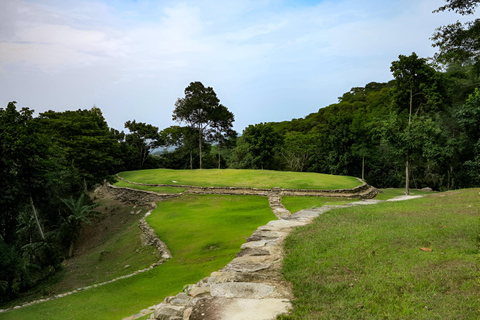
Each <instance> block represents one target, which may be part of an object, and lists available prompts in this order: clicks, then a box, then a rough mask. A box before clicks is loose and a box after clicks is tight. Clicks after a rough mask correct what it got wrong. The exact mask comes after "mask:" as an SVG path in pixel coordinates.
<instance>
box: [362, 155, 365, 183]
mask: <svg viewBox="0 0 480 320" xmlns="http://www.w3.org/2000/svg"><path fill="white" fill-rule="evenodd" d="M362 180H365V157H362Z"/></svg>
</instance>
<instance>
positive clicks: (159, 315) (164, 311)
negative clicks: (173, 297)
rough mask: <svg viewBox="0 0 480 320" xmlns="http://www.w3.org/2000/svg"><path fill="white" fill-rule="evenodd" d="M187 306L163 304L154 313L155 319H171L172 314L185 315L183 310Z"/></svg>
mask: <svg viewBox="0 0 480 320" xmlns="http://www.w3.org/2000/svg"><path fill="white" fill-rule="evenodd" d="M184 309H185V307H183V306H182V307H181V306H172V305H168V304H164V305H161V306H160V307H159V308H158V309H157V310H155V313H154V315H153V317H154V318H153V319H156V320H170V317H172V316H178V317H180V316H183V310H184Z"/></svg>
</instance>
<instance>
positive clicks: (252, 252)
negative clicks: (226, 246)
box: [235, 248, 270, 258]
mask: <svg viewBox="0 0 480 320" xmlns="http://www.w3.org/2000/svg"><path fill="white" fill-rule="evenodd" d="M268 255H270V251H268V250H265V249H261V248H245V249H242V250H241V251H240V252H239V253H237V255H236V256H235V258H238V257H243V256H268Z"/></svg>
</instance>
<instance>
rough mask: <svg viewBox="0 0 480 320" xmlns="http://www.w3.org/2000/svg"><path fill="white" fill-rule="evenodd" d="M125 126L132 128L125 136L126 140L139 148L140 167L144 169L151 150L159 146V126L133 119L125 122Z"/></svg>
mask: <svg viewBox="0 0 480 320" xmlns="http://www.w3.org/2000/svg"><path fill="white" fill-rule="evenodd" d="M125 128H127V129H128V130H130V133H129V134H127V135H126V136H125V142H126V143H127V144H128V145H131V146H133V147H134V148H135V149H136V150H137V159H138V160H137V161H138V162H137V163H138V168H139V169H142V168H143V166H144V164H145V161H146V160H147V158H148V156H149V154H150V150H152V149H153V148H155V147H157V146H158V139H159V138H160V135H159V133H158V127H155V126H152V125H151V124H146V123H143V122H136V121H135V120H133V121H127V122H125Z"/></svg>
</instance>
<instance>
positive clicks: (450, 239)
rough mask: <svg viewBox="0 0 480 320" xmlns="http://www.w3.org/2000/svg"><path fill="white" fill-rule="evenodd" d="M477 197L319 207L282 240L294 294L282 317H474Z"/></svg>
mask: <svg viewBox="0 0 480 320" xmlns="http://www.w3.org/2000/svg"><path fill="white" fill-rule="evenodd" d="M479 204H480V196H479V190H478V189H473V190H462V191H455V192H446V193H438V194H433V195H430V196H428V197H426V198H421V199H415V200H410V201H404V202H396V203H381V204H377V205H372V206H359V207H353V208H346V209H337V210H333V211H329V212H327V213H324V214H323V215H322V216H320V217H319V218H317V219H316V220H315V222H314V223H313V224H311V225H308V226H306V227H303V228H299V229H297V230H296V231H294V233H293V234H292V235H290V236H289V237H288V239H287V242H286V250H287V253H288V255H287V257H286V259H285V264H284V274H285V278H286V279H287V280H289V281H291V282H292V283H293V287H294V294H295V296H296V297H297V300H295V301H294V305H295V309H294V312H293V315H291V316H281V317H280V319H284V320H286V319H289V320H292V319H478V316H479V314H480V309H479V305H480V301H479V297H480V286H479V285H480V284H479V282H478V280H479V278H478V275H479V274H478V262H479V261H478V259H479V248H478V242H477V241H478V239H479V238H478V237H479V233H478V232H479V222H480V221H479V211H478V208H479ZM420 248H428V249H432V251H431V252H428V251H423V250H421V249H420Z"/></svg>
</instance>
